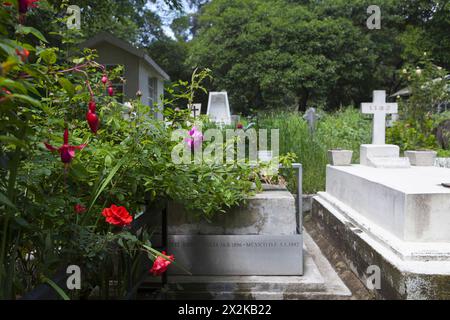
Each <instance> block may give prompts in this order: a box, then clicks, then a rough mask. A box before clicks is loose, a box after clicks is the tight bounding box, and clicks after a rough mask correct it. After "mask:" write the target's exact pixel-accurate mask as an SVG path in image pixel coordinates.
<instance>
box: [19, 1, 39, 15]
mask: <svg viewBox="0 0 450 320" xmlns="http://www.w3.org/2000/svg"><path fill="white" fill-rule="evenodd" d="M38 1H39V0H19V13H27V11H28V9H29V8H37V5H36V4H35V2H38Z"/></svg>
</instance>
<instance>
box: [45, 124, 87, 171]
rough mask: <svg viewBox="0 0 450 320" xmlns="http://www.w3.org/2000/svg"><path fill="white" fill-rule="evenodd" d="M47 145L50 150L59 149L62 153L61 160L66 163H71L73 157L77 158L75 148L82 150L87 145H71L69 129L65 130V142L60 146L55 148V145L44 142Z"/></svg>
mask: <svg viewBox="0 0 450 320" xmlns="http://www.w3.org/2000/svg"><path fill="white" fill-rule="evenodd" d="M44 144H45V147H46V148H47V149H48V150H50V151H58V152H59V154H60V155H61V161H62V162H63V163H65V164H69V163H70V162H71V161H72V159H73V158H75V150H82V149H83V148H84V147H86V145H85V144H81V145H79V146H71V145H70V144H69V130H67V128H66V130H64V144H63V145H62V146H61V147H59V148H55V147H54V146H52V145H50V144H48V143H46V142H44Z"/></svg>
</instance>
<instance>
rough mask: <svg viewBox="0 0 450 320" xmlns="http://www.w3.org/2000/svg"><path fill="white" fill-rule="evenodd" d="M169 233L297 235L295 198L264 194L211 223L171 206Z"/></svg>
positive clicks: (270, 192)
mask: <svg viewBox="0 0 450 320" xmlns="http://www.w3.org/2000/svg"><path fill="white" fill-rule="evenodd" d="M168 226H169V234H178V235H182V234H203V235H208V234H211V235H214V234H216V235H239V234H242V235H251V234H255V235H294V234H296V233H297V223H296V213H295V199H294V197H293V196H292V194H291V193H290V192H288V191H285V190H279V191H264V192H261V193H258V194H256V195H255V196H253V197H251V198H249V199H248V201H247V204H246V205H244V206H241V207H237V208H233V209H231V210H229V211H228V212H226V213H224V214H217V215H216V216H215V217H214V218H213V219H212V221H210V222H208V221H205V220H198V219H197V218H195V217H194V215H193V214H192V213H188V212H186V210H184V209H183V207H182V206H180V205H178V204H175V203H170V204H169V208H168Z"/></svg>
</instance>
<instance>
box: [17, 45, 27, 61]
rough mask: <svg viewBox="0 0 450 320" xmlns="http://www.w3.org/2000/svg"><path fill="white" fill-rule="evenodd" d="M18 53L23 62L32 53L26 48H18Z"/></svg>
mask: <svg viewBox="0 0 450 320" xmlns="http://www.w3.org/2000/svg"><path fill="white" fill-rule="evenodd" d="M16 54H17V55H18V56H19V58H20V60H22V62H26V61H27V60H28V56H29V55H30V51H28V50H27V49H25V48H24V49H22V50H19V49H16Z"/></svg>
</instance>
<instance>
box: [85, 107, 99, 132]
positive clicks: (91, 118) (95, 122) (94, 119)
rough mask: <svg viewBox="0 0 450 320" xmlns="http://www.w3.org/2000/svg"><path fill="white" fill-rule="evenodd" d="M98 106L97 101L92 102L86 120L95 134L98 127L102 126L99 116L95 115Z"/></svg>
mask: <svg viewBox="0 0 450 320" xmlns="http://www.w3.org/2000/svg"><path fill="white" fill-rule="evenodd" d="M96 107H97V106H96V104H95V101H93V100H91V101H90V102H89V110H88V112H87V113H86V120H87V122H88V124H89V128H91V131H92V132H93V133H95V134H96V133H97V130H98V127H99V125H100V121H99V119H98V116H97V114H96V113H95V109H96Z"/></svg>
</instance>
